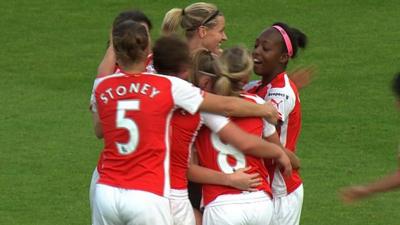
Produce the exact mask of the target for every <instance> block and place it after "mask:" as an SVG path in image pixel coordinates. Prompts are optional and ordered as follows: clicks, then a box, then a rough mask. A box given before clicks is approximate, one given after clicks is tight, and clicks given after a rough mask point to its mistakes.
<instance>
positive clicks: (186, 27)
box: [161, 2, 222, 39]
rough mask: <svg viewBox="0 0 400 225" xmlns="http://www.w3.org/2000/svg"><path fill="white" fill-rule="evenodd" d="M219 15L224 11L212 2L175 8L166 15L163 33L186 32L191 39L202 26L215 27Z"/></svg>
mask: <svg viewBox="0 0 400 225" xmlns="http://www.w3.org/2000/svg"><path fill="white" fill-rule="evenodd" d="M218 16H222V13H221V12H220V11H219V10H218V8H217V6H215V5H214V4H211V3H205V2H197V3H193V4H191V5H189V6H188V7H186V8H184V9H180V8H173V9H171V10H169V11H168V12H167V13H166V14H165V16H164V20H163V22H162V25H161V33H162V34H163V35H169V34H171V33H175V34H184V35H185V36H186V38H188V39H190V38H192V37H193V36H194V34H195V33H196V30H197V28H199V27H200V26H206V27H209V28H212V27H214V26H215V25H216V24H217V21H216V18H217V17H218Z"/></svg>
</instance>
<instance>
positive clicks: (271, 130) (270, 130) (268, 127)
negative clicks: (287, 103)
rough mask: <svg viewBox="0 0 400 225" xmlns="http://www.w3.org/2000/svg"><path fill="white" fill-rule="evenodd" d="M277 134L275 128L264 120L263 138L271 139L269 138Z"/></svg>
mask: <svg viewBox="0 0 400 225" xmlns="http://www.w3.org/2000/svg"><path fill="white" fill-rule="evenodd" d="M275 132H276V128H275V126H274V125H272V124H270V123H268V122H267V121H266V120H264V130H263V136H264V137H269V136H271V135H273V134H274V133H275Z"/></svg>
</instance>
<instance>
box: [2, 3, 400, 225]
mask: <svg viewBox="0 0 400 225" xmlns="http://www.w3.org/2000/svg"><path fill="white" fill-rule="evenodd" d="M191 2H194V1H178V0H175V1H167V0H165V1H162V0H153V1H148V0H142V1H139V0H137V1H136V0H114V1H111V0H68V1H67V0H54V1H51V0H36V1H28V0H13V1H1V2H0V28H1V35H0V43H1V48H0V49H1V54H0V74H1V76H0V93H1V94H0V109H1V114H0V193H1V194H0V218H1V219H0V224H7V225H50V224H51V225H74V224H77V225H78V224H79V225H81V224H90V213H89V204H88V186H89V182H90V177H91V173H92V171H93V169H94V167H95V165H96V162H97V158H98V154H99V151H100V149H101V146H102V143H101V142H100V141H98V140H96V138H95V136H94V135H93V132H92V124H91V122H92V121H91V117H90V113H89V111H88V102H89V95H90V91H91V86H92V81H93V78H94V77H95V75H96V68H97V65H98V63H99V62H100V60H101V58H102V56H103V54H104V51H105V47H106V40H107V37H108V32H109V29H110V24H111V22H112V20H113V18H114V17H115V15H116V14H117V13H118V12H119V11H121V10H124V9H128V8H130V7H138V8H140V9H142V10H143V11H144V12H145V13H147V14H148V16H149V17H150V18H151V19H152V21H153V23H154V29H153V31H152V34H153V39H155V38H156V37H157V36H158V35H159V27H160V23H161V20H162V18H163V15H164V13H165V12H166V11H167V10H168V9H170V8H172V7H182V6H185V5H188V4H189V3H191ZM213 2H214V3H215V4H217V5H218V6H219V8H220V9H221V10H222V11H223V13H224V14H225V16H226V21H227V24H226V32H227V35H228V37H229V40H228V41H227V42H226V43H225V44H224V47H228V46H232V45H235V44H239V43H242V44H244V45H245V46H248V47H249V48H251V47H252V46H253V42H254V39H255V38H256V37H257V35H258V34H259V33H260V32H261V31H262V30H263V28H265V27H266V26H268V25H270V24H271V23H273V22H276V21H284V22H287V23H289V24H290V25H292V26H295V27H298V28H300V29H301V30H303V31H304V32H305V33H306V34H307V35H308V37H309V40H310V45H309V48H308V49H306V51H304V52H301V53H300V55H299V57H298V59H296V60H294V61H293V62H292V63H291V64H290V67H291V68H295V67H299V66H305V65H309V64H313V65H316V66H317V67H318V77H317V78H316V79H315V81H314V82H313V84H312V85H311V86H310V87H307V88H306V89H304V90H302V91H301V100H302V110H303V129H302V134H301V137H300V140H299V144H298V154H299V156H300V157H301V159H302V167H303V168H302V170H301V172H302V176H303V179H304V187H305V198H304V207H303V213H302V224H306V225H307V224H309V225H316V224H319V225H337V224H351V225H366V224H374V225H379V224H381V225H398V224H399V222H398V221H400V214H399V213H398V212H399V209H400V192H392V193H387V194H383V195H379V196H377V197H375V198H372V199H369V200H366V201H363V202H361V203H358V204H356V205H354V206H344V205H343V204H341V202H340V201H339V199H338V197H337V190H338V189H339V188H340V187H342V186H345V185H349V184H355V183H359V182H364V181H368V180H372V179H374V178H376V177H379V176H382V175H383V174H385V173H387V172H389V171H392V170H394V169H396V167H397V162H396V151H397V150H396V149H397V145H398V143H399V134H400V128H399V127H400V120H399V116H400V114H399V112H397V111H396V110H395V108H394V104H393V102H394V98H393V96H392V93H391V91H390V89H389V84H390V81H391V79H392V77H393V75H394V73H395V72H397V71H400V64H399V63H400V44H399V43H400V42H399V41H400V38H399V37H400V29H399V14H398V13H399V12H400V4H399V2H398V1H397V0H388V1H373V0H364V1H361V0H336V1H324V0H300V1H294V0H284V1H278V0H275V1H257V0H248V1H236V0H225V1H224V0H218V1H213ZM254 78H255V77H254Z"/></svg>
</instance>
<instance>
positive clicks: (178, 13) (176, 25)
mask: <svg viewBox="0 0 400 225" xmlns="http://www.w3.org/2000/svg"><path fill="white" fill-rule="evenodd" d="M182 16H183V9H180V8H173V9H171V10H169V11H168V12H167V13H166V14H165V16H164V19H163V22H162V24H161V34H162V35H170V34H180V33H181V32H182V28H181V23H182Z"/></svg>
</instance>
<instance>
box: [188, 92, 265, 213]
mask: <svg viewBox="0 0 400 225" xmlns="http://www.w3.org/2000/svg"><path fill="white" fill-rule="evenodd" d="M242 97H243V98H244V99H246V100H249V101H255V100H254V98H255V97H256V96H249V95H242ZM231 121H232V122H234V123H235V124H236V125H238V126H239V127H240V128H241V129H243V130H244V131H246V132H248V133H251V134H254V135H257V136H259V137H260V138H262V136H263V133H264V120H263V119H262V118H260V117H247V118H236V117H233V118H231ZM195 146H196V149H197V153H198V156H199V164H200V165H201V166H204V167H207V168H210V169H213V170H216V171H221V172H224V173H227V174H229V173H233V172H234V171H235V170H238V169H241V168H245V167H248V166H251V167H252V169H251V171H248V173H254V172H257V173H259V174H260V176H261V177H263V178H264V179H262V184H261V185H260V186H258V187H257V189H258V190H262V191H265V192H266V193H268V194H269V195H271V188H270V185H269V183H268V180H267V179H268V172H267V170H266V169H265V167H264V163H263V160H262V159H260V158H257V157H253V156H250V155H245V154H243V153H242V152H241V151H240V150H237V149H235V148H234V147H232V146H231V145H228V144H225V143H223V142H222V141H221V140H220V139H219V137H218V135H217V134H216V133H213V132H211V131H210V129H208V128H206V127H203V128H202V129H201V130H200V132H199V135H198V137H197V139H196V141H195ZM239 193H242V191H241V190H238V189H236V188H233V187H228V186H222V185H211V184H204V185H203V200H204V204H205V205H207V204H209V203H211V202H212V201H213V200H214V199H216V198H217V197H218V196H220V195H225V194H239Z"/></svg>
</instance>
